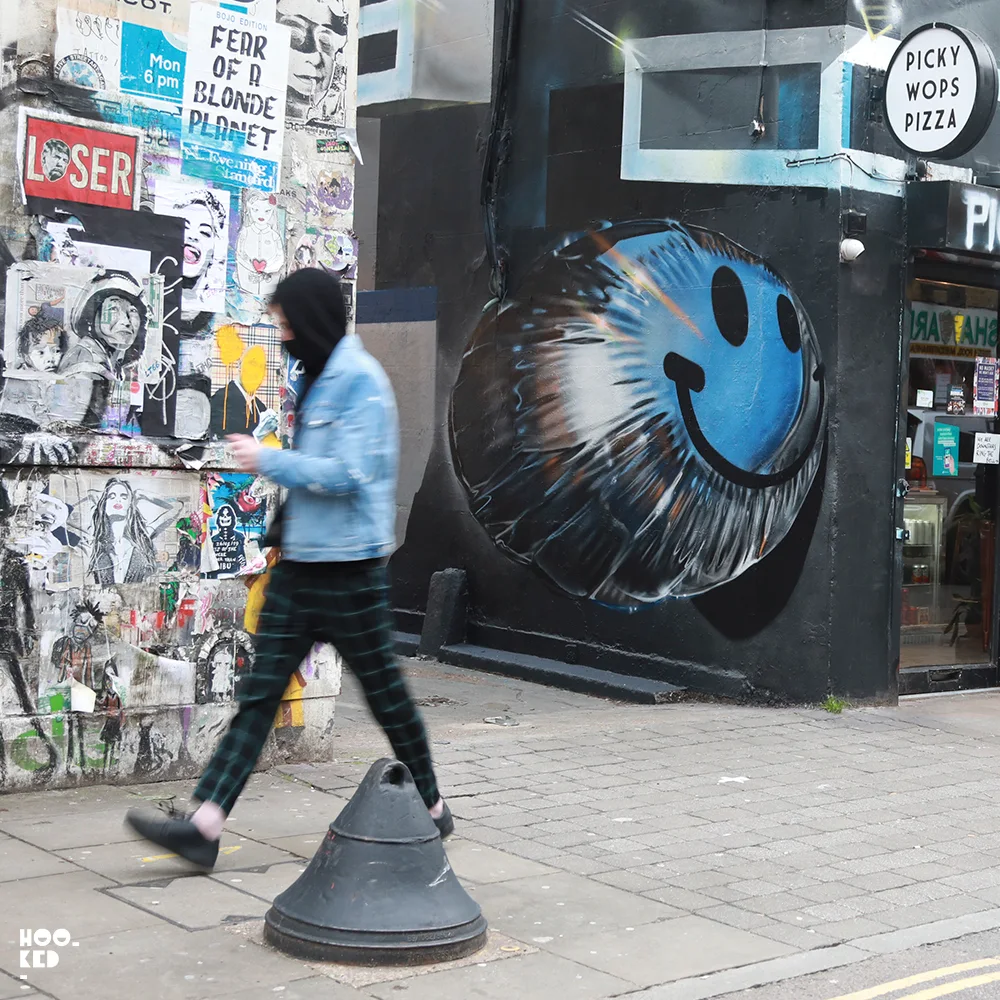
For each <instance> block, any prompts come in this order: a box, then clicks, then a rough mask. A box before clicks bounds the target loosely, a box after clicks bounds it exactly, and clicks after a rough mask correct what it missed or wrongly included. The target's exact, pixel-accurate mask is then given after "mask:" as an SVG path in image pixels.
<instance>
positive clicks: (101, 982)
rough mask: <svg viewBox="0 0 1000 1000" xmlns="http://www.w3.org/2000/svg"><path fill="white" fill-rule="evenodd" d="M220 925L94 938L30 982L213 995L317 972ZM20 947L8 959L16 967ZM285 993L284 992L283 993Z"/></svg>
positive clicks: (59, 988)
mask: <svg viewBox="0 0 1000 1000" xmlns="http://www.w3.org/2000/svg"><path fill="white" fill-rule="evenodd" d="M248 947H249V946H248V945H246V944H245V942H241V941H240V940H239V939H238V938H236V937H235V936H233V935H232V934H227V933H226V932H225V931H223V930H221V929H219V928H213V929H212V930H210V931H198V932H194V931H187V930H183V929H181V928H179V927H174V926H171V925H170V924H167V923H161V924H160V926H158V927H152V928H144V929H141V930H134V931H126V932H124V933H119V934H111V935H103V936H100V937H94V938H90V939H88V940H87V941H86V943H85V944H84V943H83V942H81V945H80V947H79V948H74V949H73V950H72V952H71V953H70V954H69V955H67V956H66V957H64V958H63V960H62V961H60V963H59V964H58V965H57V966H56V967H55V968H52V969H32V970H31V971H30V973H29V980H28V982H29V985H31V986H33V987H36V988H37V989H38V990H39V991H41V992H43V993H44V994H46V995H48V996H51V997H54V998H56V1000H135V998H136V996H137V995H142V996H146V997H149V998H150V1000H153V998H155V1000H207V998H213V997H219V996H225V995H226V994H227V993H232V992H234V991H235V990H240V989H250V988H251V987H262V986H270V987H274V986H279V985H289V984H291V983H292V982H294V981H295V980H297V979H304V978H309V977H310V976H311V975H312V974H313V973H312V971H311V970H310V969H308V967H306V966H305V965H303V964H302V963H301V962H297V961H295V960H294V959H290V958H286V957H284V956H279V955H277V954H271V953H265V954H255V955H254V958H253V961H252V962H249V961H247V954H246V952H247V948H248ZM16 960H17V954H16V952H13V953H12V952H8V951H7V950H5V951H4V953H3V955H2V956H0V966H2V968H3V970H4V971H5V972H7V973H8V974H10V973H12V972H13V973H14V974H16V972H17V970H16V968H12V965H16ZM278 995H279V996H280V994H278Z"/></svg>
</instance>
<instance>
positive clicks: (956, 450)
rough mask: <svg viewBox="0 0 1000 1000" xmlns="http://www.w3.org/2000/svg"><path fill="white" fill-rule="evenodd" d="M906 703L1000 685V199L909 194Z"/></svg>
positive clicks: (904, 421)
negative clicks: (914, 696) (999, 541)
mask: <svg viewBox="0 0 1000 1000" xmlns="http://www.w3.org/2000/svg"><path fill="white" fill-rule="evenodd" d="M907 218H908V227H907V228H908V242H909V247H910V250H909V255H908V257H909V259H908V273H907V275H906V282H907V287H906V296H905V307H904V315H903V353H902V359H901V360H902V377H901V379H900V386H901V399H900V402H901V405H900V448H899V453H900V454H899V457H898V462H899V468H898V472H899V477H898V489H897V493H898V494H899V498H900V501H901V502H900V505H899V506H900V510H899V515H898V522H897V528H896V536H897V539H898V542H899V545H898V546H897V559H896V575H897V579H898V585H899V590H900V613H899V693H900V694H907V693H919V692H926V691H935V690H955V689H960V688H969V687H983V686H996V684H997V683H998V674H997V652H998V649H997V632H998V625H1000V623H998V618H997V616H998V607H997V593H996V591H997V588H996V587H995V585H994V581H995V580H996V576H997V556H998V553H997V546H996V544H995V540H996V521H997V513H998V490H997V486H998V476H1000V433H998V431H1000V423H998V419H997V390H998V358H997V319H998V310H1000V240H998V238H997V223H998V218H1000V190H994V189H992V188H987V187H979V186H975V185H969V184H957V183H954V182H930V183H926V182H924V183H921V182H916V183H913V184H911V185H910V186H909V190H908V193H907Z"/></svg>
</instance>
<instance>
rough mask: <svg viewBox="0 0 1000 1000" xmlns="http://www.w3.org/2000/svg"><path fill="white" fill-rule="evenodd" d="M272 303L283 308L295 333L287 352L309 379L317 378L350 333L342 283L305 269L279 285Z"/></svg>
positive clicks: (286, 344) (318, 271)
mask: <svg viewBox="0 0 1000 1000" xmlns="http://www.w3.org/2000/svg"><path fill="white" fill-rule="evenodd" d="M271 302H272V304H273V305H276V306H280V308H281V311H282V312H283V313H284V314H285V319H286V321H287V322H288V325H289V327H290V328H291V331H292V340H289V341H286V342H285V345H284V346H285V350H286V351H287V352H288V354H289V356H290V357H293V358H295V359H296V360H297V361H301V362H302V367H303V368H304V369H305V372H306V375H308V376H309V377H310V378H317V377H318V376H319V375H320V373H321V372H322V371H323V369H324V368H325V367H326V363H327V361H329V360H330V355H331V354H332V353H333V349H334V348H335V347H336V346H337V344H339V343H340V341H341V340H342V339H343V337H344V333H345V332H346V330H347V305H346V303H345V302H344V292H343V289H342V287H341V284H340V281H339V280H338V279H337V278H336V276H335V275H333V274H330V273H329V272H328V271H322V270H320V269H319V268H315V267H307V268H303V269H302V270H301V271H295V272H294V273H293V274H290V275H289V276H288V277H287V278H285V279H284V280H283V281H281V282H280V283H279V284H278V287H277V288H276V289H275V290H274V295H273V296H272V297H271Z"/></svg>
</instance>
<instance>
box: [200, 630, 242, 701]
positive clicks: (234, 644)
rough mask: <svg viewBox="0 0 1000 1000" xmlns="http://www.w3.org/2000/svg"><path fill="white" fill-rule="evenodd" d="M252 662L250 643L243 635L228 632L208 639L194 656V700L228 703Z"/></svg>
mask: <svg viewBox="0 0 1000 1000" xmlns="http://www.w3.org/2000/svg"><path fill="white" fill-rule="evenodd" d="M253 663H254V648H253V640H252V639H251V638H250V636H249V635H247V634H246V633H245V632H240V631H229V632H226V633H224V634H223V635H217V636H210V637H209V638H208V640H207V641H206V642H205V643H204V644H203V646H202V650H201V652H200V653H199V655H198V676H197V680H196V682H195V701H196V702H197V704H199V705H204V704H207V703H209V702H218V701H232V700H233V698H234V697H236V695H237V694H238V693H239V690H240V682H241V680H242V679H243V678H245V677H246V676H247V675H248V674H249V672H250V671H251V669H252V668H253Z"/></svg>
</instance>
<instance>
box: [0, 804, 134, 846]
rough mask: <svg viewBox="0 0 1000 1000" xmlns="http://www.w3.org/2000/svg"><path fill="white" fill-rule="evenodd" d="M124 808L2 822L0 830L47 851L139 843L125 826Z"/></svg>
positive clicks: (0, 822) (0, 821) (132, 832)
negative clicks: (133, 841)
mask: <svg viewBox="0 0 1000 1000" xmlns="http://www.w3.org/2000/svg"><path fill="white" fill-rule="evenodd" d="M124 816H125V808H124V807H121V808H118V807H116V806H112V807H111V808H104V809H101V810H100V811H90V810H87V811H82V810H81V811H78V812H73V813H72V814H70V815H69V816H54V815H48V816H36V817H33V818H32V819H28V820H20V821H14V820H9V821H7V822H4V817H3V816H0V830H2V831H3V832H4V833H8V834H10V835H12V836H14V837H17V838H18V839H19V840H23V841H26V842H27V843H29V844H33V845H34V846H35V847H41V848H42V849H43V850H46V851H59V850H69V849H71V848H75V847H94V846H97V845H100V844H120V843H125V842H126V841H129V840H138V839H139V838H138V835H137V834H136V833H135V832H134V831H132V830H131V829H129V828H127V827H126V826H125V824H124Z"/></svg>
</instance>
